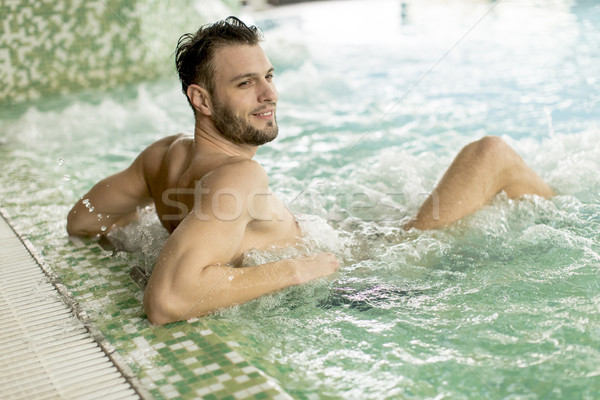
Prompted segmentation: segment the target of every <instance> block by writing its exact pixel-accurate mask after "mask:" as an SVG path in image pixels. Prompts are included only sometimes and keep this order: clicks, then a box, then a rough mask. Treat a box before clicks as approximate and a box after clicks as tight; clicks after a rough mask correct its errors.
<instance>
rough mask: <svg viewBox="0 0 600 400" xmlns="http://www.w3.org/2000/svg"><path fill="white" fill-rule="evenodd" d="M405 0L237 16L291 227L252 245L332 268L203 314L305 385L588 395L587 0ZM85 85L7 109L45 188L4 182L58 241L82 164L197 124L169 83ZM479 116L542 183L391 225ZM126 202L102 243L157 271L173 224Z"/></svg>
mask: <svg viewBox="0 0 600 400" xmlns="http://www.w3.org/2000/svg"><path fill="white" fill-rule="evenodd" d="M400 4H401V2H389V1H380V2H365V1H355V2H348V3H344V5H343V12H342V11H339V10H340V9H339V8H336V7H338V6H339V4H338V2H336V1H330V2H323V3H322V4H316V5H312V6H311V7H309V6H306V7H291V8H282V9H281V10H282V11H279V12H278V13H271V14H269V13H267V14H259V15H254V16H253V17H252V18H253V19H254V20H255V21H256V22H257V23H258V24H261V26H263V27H264V29H265V36H266V37H267V42H266V43H265V47H267V49H268V50H269V53H270V54H271V58H272V61H273V62H274V64H275V66H276V71H277V72H276V83H277V84H278V87H279V91H280V102H279V111H278V120H279V123H280V126H281V129H280V137H279V138H278V139H277V140H276V141H275V142H273V143H272V144H269V145H267V146H265V147H264V148H262V149H261V150H260V151H259V153H258V155H257V160H258V161H259V162H261V163H262V164H263V165H264V166H265V168H266V169H267V171H268V173H269V176H270V181H271V186H272V188H273V190H274V191H275V192H276V193H277V194H278V195H279V196H280V197H282V198H283V199H284V201H285V202H286V204H287V206H288V207H289V208H290V209H291V210H292V211H293V212H294V214H295V215H296V216H297V218H298V220H299V222H300V223H301V226H302V229H303V231H304V232H305V235H306V236H305V241H306V242H305V243H304V246H300V247H299V248H296V249H288V250H282V251H267V252H250V253H249V254H248V255H247V258H246V261H245V263H246V265H252V264H260V263H262V262H266V261H269V260H274V259H278V258H281V257H290V256H295V255H297V254H306V253H310V252H316V251H332V252H334V253H335V254H336V255H337V256H338V258H339V259H340V260H341V263H342V267H341V268H340V271H339V273H338V274H337V275H336V276H334V277H332V278H331V279H328V280H322V281H319V282H315V283H311V284H308V285H303V286H300V287H295V288H290V289H288V290H285V291H283V292H281V293H278V294H275V295H271V296H265V297H263V298H261V299H259V300H257V301H255V302H251V303H249V304H247V305H243V306H238V307H234V308H232V309H229V310H225V311H223V312H221V313H219V314H218V315H215V316H213V317H210V318H209V321H210V322H209V323H210V324H214V326H226V327H227V328H228V330H230V331H233V332H234V335H235V336H236V340H237V341H238V342H239V343H240V344H241V345H242V346H241V347H240V348H239V349H238V351H239V352H240V353H241V354H243V355H244V356H245V357H247V358H248V359H249V360H250V361H251V362H252V363H254V364H255V365H257V366H258V367H259V368H261V369H262V370H263V371H265V372H266V373H268V374H269V375H272V376H274V377H275V378H276V379H277V380H279V381H280V383H281V385H282V386H283V387H284V388H285V389H286V390H288V391H289V392H290V393H291V394H292V395H294V396H296V397H298V398H322V397H327V396H329V397H332V398H342V397H343V398H361V399H362V398H382V397H383V396H389V397H400V398H435V397H438V398H443V397H449V398H473V397H477V398H510V397H511V396H515V397H522V398H524V397H528V398H593V397H594V396H595V394H596V393H598V392H599V391H600V379H599V378H598V376H599V374H600V370H599V369H598V363H597V360H598V359H599V356H600V354H598V349H600V313H599V311H598V310H599V309H600V308H599V306H600V283H599V282H600V273H599V272H598V271H599V270H600V246H599V245H598V243H599V239H600V173H599V172H600V165H599V163H600V161H599V160H600V142H599V141H598V137H599V136H600V129H599V128H598V119H597V118H598V117H597V116H598V115H600V109H599V104H598V102H599V100H600V98H599V97H598V93H600V81H599V78H598V77H599V73H598V69H597V66H598V65H600V60H599V55H598V53H597V49H598V48H600V33H599V31H598V26H600V24H599V22H600V10H599V9H598V6H594V5H591V4H587V3H585V4H584V3H583V2H576V1H573V2H570V1H566V0H565V1H555V2H543V3H542V2H540V3H539V4H538V3H536V2H529V3H527V4H524V2H519V1H503V2H496V3H493V2H492V3H484V2H481V3H475V2H464V3H462V2H456V3H452V4H450V3H447V2H446V3H433V2H432V3H427V5H426V6H424V5H419V4H412V5H411V4H410V3H409V4H408V6H407V8H406V9H404V13H405V17H403V18H402V8H401V6H400ZM586 4H587V5H586ZM492 8H493V11H492V12H489V11H490V10H491V9H492ZM336 10H337V11H336ZM331 26H333V27H335V28H336V29H338V30H337V31H335V30H332V29H330V28H327V27H331ZM367 27H368V28H367ZM471 28H475V29H472V30H471ZM467 33H468V34H467ZM465 34H467V35H466V36H465ZM454 45H456V47H453V46H454ZM450 49H453V50H452V51H451V52H450V53H448V50H450ZM88 99H89V96H86V97H84V96H81V97H75V98H72V99H64V100H56V101H54V102H52V101H50V102H49V104H48V103H46V104H44V105H38V106H37V107H36V108H31V109H27V110H24V111H23V113H22V114H21V115H20V116H17V117H13V118H10V119H5V120H3V121H2V132H3V134H2V145H1V146H0V151H1V152H2V158H3V159H4V160H6V162H5V163H4V165H3V172H2V173H3V176H4V177H3V179H2V181H3V184H4V185H5V186H6V187H9V186H10V182H11V180H17V179H19V180H23V181H30V182H31V184H32V185H35V187H39V188H40V189H39V190H38V191H37V193H38V195H37V198H35V199H21V200H19V199H12V200H11V201H13V202H14V201H16V202H17V203H19V202H20V203H19V204H17V205H16V207H22V208H23V209H26V212H25V214H27V215H28V218H30V219H31V224H42V225H43V226H45V227H46V228H45V230H46V234H45V235H46V239H45V240H46V241H47V246H48V249H50V248H51V247H57V246H58V247H60V246H64V245H65V242H66V233H65V229H64V227H65V216H66V213H67V211H68V209H69V207H70V206H71V205H72V204H73V203H74V202H75V200H76V199H77V198H78V196H80V195H81V194H82V193H84V192H85V191H86V190H88V189H89V187H90V186H91V185H92V184H93V183H94V182H96V181H97V180H99V179H100V178H102V177H104V176H106V175H107V174H109V173H112V172H116V171H118V170H120V169H122V168H124V167H126V166H127V165H128V164H129V163H130V162H131V161H132V160H133V158H134V157H135V155H137V154H138V153H139V151H141V150H142V149H143V148H144V147H145V146H146V145H148V144H149V143H151V142H152V141H154V140H156V139H158V138H160V137H162V136H164V135H166V134H172V133H177V132H191V131H192V124H193V120H192V116H191V111H190V110H189V108H188V106H187V104H186V102H185V100H184V98H183V96H182V94H181V93H180V91H179V87H178V85H177V83H176V82H175V80H169V81H165V82H161V83H154V84H144V85H140V86H137V87H132V88H128V89H124V90H123V91H122V92H114V93H109V94H105V95H97V96H96V97H93V98H92V101H90V100H88ZM489 134H494V135H500V136H502V137H503V138H504V139H505V140H506V141H507V142H508V143H509V144H510V145H512V146H513V147H514V148H515V149H516V150H517V151H518V152H519V153H520V154H521V155H522V156H523V158H524V159H525V161H526V162H527V163H528V164H529V165H530V166H532V167H533V168H534V169H535V170H536V171H537V172H538V173H539V174H540V175H541V176H542V177H543V178H544V179H545V180H546V181H547V182H548V183H549V184H550V185H551V186H552V187H553V189H554V190H555V191H556V192H557V196H556V197H554V198H552V199H550V200H543V199H540V198H529V199H526V200H524V201H513V200H509V199H507V198H506V197H505V196H503V195H498V196H497V197H496V198H494V199H493V201H492V202H491V203H490V204H489V205H488V206H486V207H485V208H484V209H483V210H481V211H480V212H478V213H476V214H474V215H472V216H470V217H468V218H465V219H464V220H462V221H460V222H459V223H457V224H455V225H453V226H450V227H448V228H445V229H442V230H436V231H429V232H414V231H411V232H405V231H403V230H402V229H401V228H400V227H401V226H402V223H403V222H405V221H406V219H407V218H410V216H412V215H413V214H414V213H415V212H416V210H417V208H418V206H419V205H420V204H421V202H422V201H423V200H424V199H425V197H426V195H427V193H428V192H429V191H430V190H431V189H432V188H433V187H434V185H435V183H436V182H437V180H439V178H440V177H441V175H442V174H443V171H444V170H445V168H447V166H448V165H449V164H450V162H451V161H452V158H453V156H454V155H455V154H456V153H457V152H458V151H459V150H460V148H461V147H462V146H464V145H466V144H467V143H468V142H470V141H472V140H475V139H477V138H479V137H481V136H483V135H489ZM20 204H22V205H20ZM141 215H142V218H141V220H140V221H139V222H137V223H134V224H132V225H131V226H129V227H127V228H125V229H123V230H121V231H120V232H116V233H115V234H114V237H113V239H114V240H115V241H116V242H118V243H119V244H120V245H121V246H123V247H124V248H126V249H128V250H129V251H131V252H132V253H128V254H123V255H117V256H123V257H126V258H129V257H131V259H132V260H135V263H138V264H140V265H143V266H144V267H145V268H146V269H147V270H150V269H151V268H152V266H153V264H154V261H155V259H156V257H157V254H158V252H159V251H160V247H161V246H162V243H164V241H165V240H166V238H167V234H166V232H165V231H164V229H162V227H161V226H160V224H159V222H158V220H157V219H156V217H155V215H154V214H153V212H152V210H142V213H141ZM132 262H134V261H132ZM108 301H110V299H108ZM102 306H109V305H100V307H102Z"/></svg>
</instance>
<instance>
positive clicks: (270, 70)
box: [231, 67, 275, 82]
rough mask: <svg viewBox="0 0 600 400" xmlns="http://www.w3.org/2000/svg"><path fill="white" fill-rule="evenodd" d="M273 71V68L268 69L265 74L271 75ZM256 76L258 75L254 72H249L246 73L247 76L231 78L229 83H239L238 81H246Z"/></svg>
mask: <svg viewBox="0 0 600 400" xmlns="http://www.w3.org/2000/svg"><path fill="white" fill-rule="evenodd" d="M273 71H275V67H271V68H269V70H268V71H267V74H269V73H271V72H273ZM258 75H259V74H257V73H256V72H250V73H247V74H242V75H238V76H236V77H234V78H232V79H231V82H237V81H240V80H242V79H246V78H256V77H257V76H258Z"/></svg>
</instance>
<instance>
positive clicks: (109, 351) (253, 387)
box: [0, 206, 291, 399]
mask: <svg viewBox="0 0 600 400" xmlns="http://www.w3.org/2000/svg"><path fill="white" fill-rule="evenodd" d="M0 218H1V219H2V220H3V221H5V222H6V224H7V226H8V227H9V229H10V230H11V231H12V234H13V235H14V236H15V237H16V239H18V240H19V241H20V242H21V243H22V244H23V246H24V248H25V250H26V251H27V252H28V253H29V254H30V255H31V257H32V259H33V261H34V262H35V264H37V266H38V267H39V268H40V269H41V271H42V272H43V274H44V275H45V276H46V278H47V280H48V281H49V283H50V284H51V285H52V286H53V287H54V288H55V289H56V291H57V292H58V294H59V295H60V297H61V300H62V301H63V302H64V304H65V305H66V306H67V307H68V308H69V309H70V311H71V313H70V316H72V317H75V318H76V319H77V320H78V321H80V322H81V324H82V325H83V327H84V328H85V330H86V331H87V332H88V333H89V335H90V337H91V339H93V341H94V342H95V343H97V344H98V346H99V347H100V349H101V350H102V352H103V353H104V354H105V356H106V357H107V358H108V359H109V360H110V362H111V363H112V364H113V365H114V367H115V368H116V369H117V370H118V371H119V373H120V374H121V375H122V377H123V378H124V379H125V380H126V382H127V383H128V384H129V385H130V386H131V387H132V388H133V390H134V391H135V392H136V394H137V395H138V396H139V397H140V398H143V399H152V398H155V395H154V394H153V393H151V390H150V389H149V388H148V387H147V386H148V382H149V381H148V378H147V377H146V378H141V377H140V376H139V374H136V372H134V371H133V370H132V368H131V367H130V365H129V364H128V362H127V361H126V360H125V359H124V358H123V357H122V356H121V355H120V354H119V352H118V349H117V348H116V347H115V346H114V345H113V344H112V343H111V342H110V340H109V339H107V338H106V336H105V335H104V334H103V333H102V332H101V330H100V329H99V328H97V327H96V325H95V323H94V321H93V318H91V317H90V315H89V313H88V312H87V311H86V310H85V308H84V307H83V306H82V305H81V304H80V303H79V301H78V300H77V297H76V296H75V295H74V294H73V293H72V292H71V290H69V288H67V287H66V286H65V285H64V284H62V283H61V282H60V278H59V277H58V276H57V274H56V273H55V272H54V271H53V269H52V267H51V266H50V265H49V263H47V262H46V261H45V260H44V258H43V255H42V254H40V251H39V250H38V248H36V246H35V245H33V243H32V242H31V241H30V240H28V239H27V237H25V236H24V235H23V234H21V233H19V231H18V228H16V227H15V226H14V225H13V224H12V223H11V217H10V213H9V212H8V211H7V210H6V208H5V207H1V206H0ZM71 242H72V243H73V242H78V240H77V239H75V240H74V241H73V240H71ZM78 244H79V246H84V247H86V246H87V245H86V244H85V243H83V242H81V241H79V243H78ZM132 282H134V281H133V279H132ZM134 284H136V285H137V283H135V282H134ZM194 322H196V323H197V324H200V325H201V326H202V328H203V329H202V330H201V332H200V335H203V336H209V337H210V343H212V344H214V343H215V342H218V343H219V345H220V346H219V347H220V349H221V350H220V351H221V353H222V354H225V355H226V356H227V358H228V360H227V362H228V363H229V364H230V366H229V367H228V368H230V370H229V372H231V369H234V370H235V369H237V371H236V372H235V373H234V374H229V373H228V372H227V371H225V372H224V375H226V376H229V377H230V378H231V376H232V375H233V376H234V377H235V378H236V381H237V378H243V379H241V380H239V381H238V382H242V381H243V382H244V385H245V386H244V388H242V389H240V390H239V391H237V392H235V393H227V394H228V396H223V393H224V390H227V387H223V385H218V384H217V385H215V384H208V383H207V385H206V386H205V387H202V388H200V389H197V390H196V391H195V393H194V394H193V395H194V398H196V397H195V396H196V395H199V396H201V397H202V398H204V396H207V398H224V397H228V398H229V397H231V398H275V399H290V398H291V397H290V396H289V394H288V393H286V392H285V390H284V389H282V388H281V387H280V386H279V383H278V382H277V381H276V380H275V379H273V378H271V377H270V376H268V375H266V374H265V373H264V372H262V371H260V370H259V369H258V368H256V367H254V366H253V365H252V364H250V363H249V362H247V361H246V360H245V359H244V358H243V357H242V356H240V355H239V353H237V351H235V350H234V349H233V348H232V346H233V347H235V346H237V343H234V342H233V341H228V340H225V339H224V338H223V337H221V336H218V335H216V334H215V333H214V332H212V331H211V330H210V328H207V327H206V326H203V324H202V321H200V320H199V319H197V318H195V319H192V320H189V321H188V322H184V323H183V324H188V323H194ZM157 329H158V328H157ZM162 329H164V327H162ZM167 329H169V328H167ZM177 334H179V336H177V337H180V336H182V333H181V332H175V335H177ZM142 338H143V336H142ZM182 339H185V337H182ZM188 342H189V340H188ZM177 345H179V344H177ZM161 350H163V349H161ZM165 350H167V349H165ZM159 351H160V350H159ZM230 361H231V362H230ZM213 365H215V363H212V364H210V365H209V366H208V367H211V366H213ZM219 369H225V367H223V366H222V365H220V366H219ZM196 370H198V369H196ZM240 370H241V372H240ZM209 372H210V371H209ZM236 374H241V375H237V376H236ZM217 378H219V379H221V378H222V377H217ZM202 379H203V378H202V377H199V380H202ZM219 383H220V382H219ZM151 386H155V385H154V383H152V382H151ZM180 394H181V393H180ZM163 396H164V397H165V398H169V397H172V396H170V395H164V393H159V394H158V395H157V396H156V397H158V398H161V397H163ZM173 397H175V396H173ZM178 398H180V397H178ZM184 398H185V396H184Z"/></svg>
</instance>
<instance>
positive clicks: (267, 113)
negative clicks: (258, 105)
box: [252, 110, 273, 118]
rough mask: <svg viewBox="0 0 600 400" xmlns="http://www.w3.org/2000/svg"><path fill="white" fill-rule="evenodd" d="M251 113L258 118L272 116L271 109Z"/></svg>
mask: <svg viewBox="0 0 600 400" xmlns="http://www.w3.org/2000/svg"><path fill="white" fill-rule="evenodd" d="M252 115H254V116H255V117H258V118H271V117H272V116H273V110H270V111H265V112H262V113H257V114H252Z"/></svg>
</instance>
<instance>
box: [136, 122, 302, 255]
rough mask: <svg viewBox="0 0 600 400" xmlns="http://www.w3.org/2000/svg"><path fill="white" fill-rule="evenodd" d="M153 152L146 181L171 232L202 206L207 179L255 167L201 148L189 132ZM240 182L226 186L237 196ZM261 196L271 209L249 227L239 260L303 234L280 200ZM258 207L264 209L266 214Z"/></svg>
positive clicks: (167, 140)
mask: <svg viewBox="0 0 600 400" xmlns="http://www.w3.org/2000/svg"><path fill="white" fill-rule="evenodd" d="M147 151H148V152H149V155H148V156H147V157H146V161H145V162H144V170H145V171H144V174H145V179H146V182H147V184H148V187H149V191H150V194H151V197H152V198H153V200H154V204H155V206H156V212H157V214H158V216H159V219H160V221H161V223H162V224H163V226H164V227H165V228H166V229H167V230H168V231H169V232H173V231H174V230H175V229H176V228H177V226H179V224H180V223H181V221H182V220H183V219H184V218H185V217H186V216H188V214H189V213H190V212H191V211H192V210H194V208H195V207H197V204H198V198H197V196H198V194H200V195H202V188H201V186H202V181H203V178H205V177H206V176H208V175H209V174H210V173H212V172H214V171H216V170H223V169H228V168H233V167H235V168H239V166H240V165H243V164H244V163H248V162H251V163H254V161H249V160H246V159H243V158H240V157H229V156H226V155H223V154H222V153H220V152H211V151H210V150H206V149H202V148H198V144H197V143H195V142H194V139H193V138H192V137H190V136H186V135H183V134H180V135H175V136H169V137H167V138H165V139H162V140H160V141H158V142H156V143H154V144H153V145H152V146H150V147H149V148H148V149H147ZM254 164H256V163H254ZM261 168H262V167H261ZM239 183H240V182H236V180H235V179H232V180H231V181H230V182H227V183H226V184H227V186H230V187H231V193H234V192H235V190H236V187H237V186H238V184H239ZM198 185H200V187H199V186H198ZM227 193H230V191H227ZM256 197H262V198H263V199H261V200H264V198H266V199H267V201H266V203H267V206H266V209H265V207H262V206H256V208H257V210H256V214H257V215H255V217H256V218H254V219H253V221H252V222H250V223H249V224H248V226H247V228H246V233H245V235H244V239H243V241H242V243H241V245H240V248H239V250H238V252H237V254H236V258H239V257H241V255H242V254H243V253H244V252H245V251H248V250H250V249H254V248H256V249H267V248H269V247H272V246H275V247H280V246H287V245H290V244H293V243H296V241H297V237H298V236H299V235H300V234H301V232H300V229H299V227H298V224H297V222H296V220H295V218H294V216H293V215H292V214H291V213H290V212H289V210H288V209H287V208H286V207H285V205H284V204H283V203H282V202H281V200H280V199H279V198H277V197H276V196H275V195H274V194H272V193H270V192H269V194H268V195H266V194H265V195H262V194H258V195H257V196H256ZM258 208H261V211H260V212H259V211H258Z"/></svg>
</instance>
